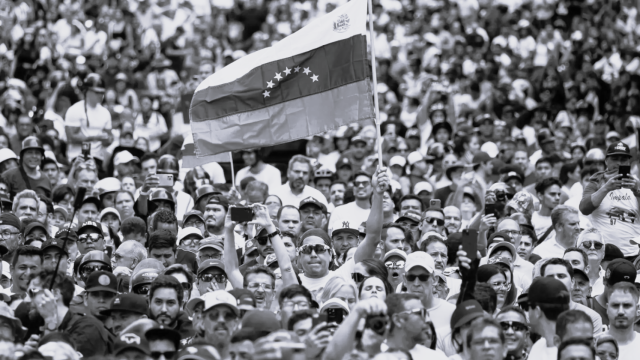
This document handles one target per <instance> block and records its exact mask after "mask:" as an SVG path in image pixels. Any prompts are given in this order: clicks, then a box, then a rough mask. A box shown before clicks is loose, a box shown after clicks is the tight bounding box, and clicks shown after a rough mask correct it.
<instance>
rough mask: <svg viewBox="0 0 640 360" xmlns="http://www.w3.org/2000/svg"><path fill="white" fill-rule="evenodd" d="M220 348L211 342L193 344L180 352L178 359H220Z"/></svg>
mask: <svg viewBox="0 0 640 360" xmlns="http://www.w3.org/2000/svg"><path fill="white" fill-rule="evenodd" d="M221 358H222V357H221V356H220V354H219V353H218V350H216V348H214V347H213V345H209V344H203V343H201V344H193V345H190V346H186V347H184V348H183V349H182V350H180V352H179V353H178V360H220V359H221Z"/></svg>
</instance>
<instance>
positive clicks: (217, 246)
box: [198, 235, 224, 252]
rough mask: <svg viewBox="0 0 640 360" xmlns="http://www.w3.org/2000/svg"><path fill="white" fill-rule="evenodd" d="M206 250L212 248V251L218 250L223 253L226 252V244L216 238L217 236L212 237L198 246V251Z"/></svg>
mask: <svg viewBox="0 0 640 360" xmlns="http://www.w3.org/2000/svg"><path fill="white" fill-rule="evenodd" d="M206 248H210V249H214V250H218V251H220V252H223V251H224V243H223V242H222V240H220V238H218V237H217V236H215V235H214V236H210V237H208V238H206V239H204V240H201V241H200V246H198V251H200V250H202V249H206Z"/></svg>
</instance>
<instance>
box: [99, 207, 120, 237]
mask: <svg viewBox="0 0 640 360" xmlns="http://www.w3.org/2000/svg"><path fill="white" fill-rule="evenodd" d="M98 218H99V220H100V222H101V223H102V224H103V225H106V226H107V227H109V229H111V231H113V232H114V233H116V234H117V233H118V232H120V223H121V220H120V219H121V217H120V213H119V212H118V211H117V210H116V209H114V208H105V209H103V210H102V211H101V212H100V215H99V216H98Z"/></svg>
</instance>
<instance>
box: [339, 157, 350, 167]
mask: <svg viewBox="0 0 640 360" xmlns="http://www.w3.org/2000/svg"><path fill="white" fill-rule="evenodd" d="M344 166H346V167H348V168H349V169H351V168H352V167H351V160H349V158H347V157H341V158H340V159H338V162H337V163H336V169H341V168H342V167H344Z"/></svg>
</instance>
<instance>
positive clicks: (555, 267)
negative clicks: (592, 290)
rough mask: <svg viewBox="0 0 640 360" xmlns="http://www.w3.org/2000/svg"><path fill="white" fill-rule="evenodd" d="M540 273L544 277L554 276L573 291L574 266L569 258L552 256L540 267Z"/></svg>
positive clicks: (568, 289)
mask: <svg viewBox="0 0 640 360" xmlns="http://www.w3.org/2000/svg"><path fill="white" fill-rule="evenodd" d="M540 275H541V276H544V277H552V278H554V279H556V280H558V281H560V282H562V284H563V285H564V286H565V287H566V289H567V291H569V292H571V289H572V287H573V276H574V273H573V267H571V263H569V262H568V261H567V260H564V259H560V258H551V259H549V260H547V261H545V263H544V264H543V265H542V267H540Z"/></svg>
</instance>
